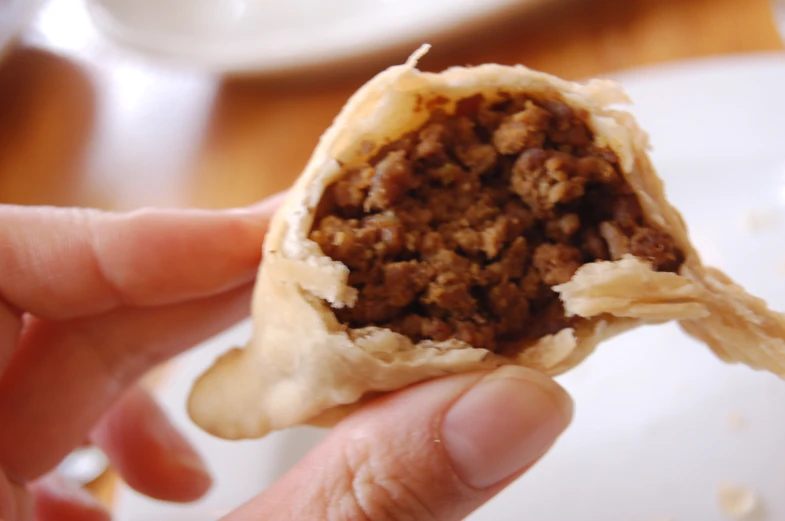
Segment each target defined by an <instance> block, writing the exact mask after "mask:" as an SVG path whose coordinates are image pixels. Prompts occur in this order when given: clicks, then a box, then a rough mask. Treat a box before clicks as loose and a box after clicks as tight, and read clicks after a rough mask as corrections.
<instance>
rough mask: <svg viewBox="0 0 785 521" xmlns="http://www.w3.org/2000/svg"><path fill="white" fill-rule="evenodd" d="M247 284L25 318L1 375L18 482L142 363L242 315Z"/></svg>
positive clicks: (0, 408) (8, 454)
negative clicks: (171, 300) (58, 316)
mask: <svg viewBox="0 0 785 521" xmlns="http://www.w3.org/2000/svg"><path fill="white" fill-rule="evenodd" d="M251 290H252V288H251V286H250V285H247V286H245V287H243V288H238V289H235V290H232V291H229V292H227V293H224V294H221V295H217V296H214V297H209V298H206V299H201V300H197V301H191V302H185V303H181V304H175V305H171V306H161V307H157V308H131V309H121V310H116V311H113V312H110V313H106V314H104V315H101V316H96V317H91V318H85V319H75V320H71V321H63V322H52V321H42V320H31V321H28V322H30V323H29V324H26V325H25V327H24V328H23V331H22V334H21V337H20V341H19V348H18V349H17V350H16V352H15V353H14V356H13V358H12V359H11V361H10V363H9V365H8V368H7V369H6V372H5V374H4V375H3V377H2V378H1V379H0V425H2V426H3V427H2V429H0V466H4V467H5V469H6V471H7V472H8V473H9V474H10V475H11V476H12V477H13V478H14V479H15V480H16V481H17V482H23V481H25V480H31V479H34V478H36V477H38V476H40V475H41V474H43V473H44V472H46V470H47V469H49V468H51V467H52V466H53V465H55V464H57V462H58V461H60V459H61V458H63V457H64V456H65V455H67V454H68V452H69V451H70V450H71V449H73V448H74V447H76V446H78V445H79V444H80V443H82V442H83V441H84V439H85V438H86V436H87V433H88V432H89V430H90V428H91V427H92V426H93V425H95V423H96V422H97V421H98V419H99V418H100V417H101V415H102V414H103V413H104V412H105V411H106V410H107V409H108V408H109V407H110V406H111V404H112V403H113V402H114V401H115V400H116V399H117V398H118V397H119V396H120V395H121V394H122V392H123V391H124V390H125V389H127V388H128V387H129V386H130V385H131V384H132V383H134V382H135V381H136V380H137V379H138V378H139V377H140V376H141V375H142V374H144V373H145V372H146V371H147V370H148V369H150V368H152V367H153V366H155V365H157V364H158V363H160V362H162V361H163V360H166V359H168V358H170V357H172V356H174V355H175V354H177V353H179V352H181V351H183V350H185V349H187V348H189V347H192V346H193V345H195V344H196V343H198V342H200V341H201V340H203V339H205V338H207V337H209V336H211V335H214V334H216V333H218V332H220V331H222V330H223V329H225V328H227V327H228V326H230V325H231V324H233V323H235V322H236V321H237V320H239V319H240V318H241V317H244V316H247V315H248V313H249V302H250V294H251Z"/></svg>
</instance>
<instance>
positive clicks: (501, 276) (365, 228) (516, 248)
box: [310, 92, 684, 354]
mask: <svg viewBox="0 0 785 521" xmlns="http://www.w3.org/2000/svg"><path fill="white" fill-rule="evenodd" d="M447 102H448V100H447V99H446V98H441V97H437V98H434V99H431V100H429V101H427V102H426V101H424V100H423V103H422V107H421V109H422V110H428V111H429V113H430V114H431V116H430V118H429V120H428V121H427V122H426V123H425V124H424V125H423V126H421V127H420V128H419V129H418V130H416V131H414V132H411V133H409V134H407V135H405V136H403V137H402V138H400V139H398V140H396V141H393V142H390V143H386V144H383V146H382V147H381V148H380V149H379V150H378V151H377V152H376V153H374V154H373V155H372V156H371V157H370V158H369V159H368V160H367V161H365V162H358V163H352V164H345V165H343V166H342V172H341V175H340V177H339V178H338V180H337V181H336V182H334V183H333V184H331V185H330V186H329V187H328V189H327V191H326V193H325V195H324V197H323V198H322V201H321V203H320V206H319V208H318V210H317V215H316V219H315V221H314V225H313V229H312V230H311V233H310V238H311V239H312V240H313V241H314V242H316V243H317V244H318V245H319V246H320V247H321V249H322V250H323V251H324V253H325V254H326V255H328V256H329V257H331V258H332V259H334V260H336V261H340V262H342V263H344V264H345V265H346V266H347V267H348V268H349V270H350V275H349V284H350V285H351V286H352V287H354V288H356V289H357V290H358V299H357V302H356V303H355V305H354V306H352V307H345V308H336V309H334V311H335V314H336V317H337V318H338V320H339V321H340V322H341V323H343V324H345V325H346V326H348V327H350V328H362V327H367V326H378V327H384V328H389V329H391V330H393V331H396V332H398V333H401V334H403V335H406V336H407V337H409V338H411V340H412V341H413V342H418V341H421V340H434V341H444V340H448V339H451V338H455V339H458V340H461V341H464V342H466V343H468V344H470V345H471V346H473V347H476V348H484V349H488V350H491V351H494V352H498V353H502V354H506V353H507V351H508V350H509V349H510V348H511V346H516V347H517V348H519V347H520V345H521V344H522V342H523V343H526V341H527V340H529V339H531V340H535V339H537V338H540V337H542V336H544V335H547V334H551V333H556V332H558V331H559V330H561V329H563V328H565V327H567V326H571V325H576V323H577V322H578V321H579V320H583V319H581V318H579V317H566V316H565V313H564V308H563V307H562V303H561V301H560V299H559V297H558V295H557V293H556V292H554V291H553V290H552V287H553V286H555V285H558V284H562V283H565V282H567V281H569V280H570V278H571V277H572V275H573V274H574V273H575V271H576V270H577V269H578V268H579V267H580V266H581V265H582V264H585V263H590V262H594V261H597V260H618V259H620V258H621V257H622V256H623V255H625V254H632V255H635V256H637V257H639V258H641V259H644V260H646V261H648V262H650V263H651V264H652V266H653V267H654V269H656V270H658V271H673V272H675V271H677V270H678V269H679V267H680V265H681V264H682V262H683V260H684V255H683V253H682V252H681V251H680V250H679V249H678V248H677V247H676V245H675V243H674V240H673V238H672V237H671V236H670V235H668V234H667V233H665V232H663V231H662V230H660V229H658V228H657V227H656V226H653V225H652V224H651V223H647V222H646V220H645V219H644V217H643V215H642V212H641V207H640V205H639V203H638V200H637V197H636V196H635V194H634V192H633V190H632V189H631V188H630V186H629V185H628V184H627V182H626V181H625V179H624V177H623V176H622V175H621V173H620V170H619V164H618V163H619V161H618V158H617V157H616V155H615V154H614V153H613V152H612V151H611V150H609V149H607V148H598V147H597V146H596V145H595V144H594V138H593V134H592V131H591V129H590V127H589V125H588V123H587V121H588V114H587V113H586V111H584V110H582V109H577V108H572V107H570V106H569V105H568V104H567V103H565V101H564V100H563V99H562V98H560V97H559V96H558V95H556V94H552V95H537V96H531V95H524V94H514V95H513V94H510V93H505V92H500V93H498V95H497V96H494V97H493V99H491V98H489V97H484V96H482V95H476V96H472V97H468V98H465V99H462V100H460V101H459V102H458V103H457V104H455V106H454V108H451V109H449V110H447V108H446V107H447ZM368 145H372V144H367V143H366V144H365V146H366V150H374V149H375V147H372V146H368ZM358 153H362V151H358Z"/></svg>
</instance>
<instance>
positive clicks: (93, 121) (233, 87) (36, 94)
mask: <svg viewBox="0 0 785 521" xmlns="http://www.w3.org/2000/svg"><path fill="white" fill-rule="evenodd" d="M79 6H80V2H73V1H71V0H51V1H50V2H49V3H48V4H46V6H45V7H44V8H43V10H42V11H41V12H40V13H39V15H38V16H37V18H36V19H35V20H34V22H33V23H32V25H31V26H30V28H29V29H28V30H27V31H26V32H25V33H24V34H23V36H22V38H21V41H20V44H19V46H18V47H17V48H15V49H13V50H11V51H10V52H9V53H7V54H6V55H5V56H4V58H3V59H2V61H0V203H15V204H27V205H34V204H50V205H77V206H90V207H97V208H104V209H115V210H124V209H131V208H137V207H140V206H168V207H204V208H221V207H230V206H237V205H244V204H247V203H250V202H253V201H255V200H258V199H260V198H262V197H264V196H265V195H268V194H270V193H273V192H276V191H279V190H281V189H284V188H286V187H287V185H289V183H290V182H291V181H292V180H293V179H294V178H295V176H296V175H297V174H298V173H299V171H300V169H301V168H302V167H303V166H304V164H305V162H306V160H307V159H308V156H309V154H310V152H311V150H312V149H313V147H314V145H315V143H316V140H317V138H318V137H319V135H320V134H321V133H322V131H323V130H324V129H325V128H326V127H327V126H328V125H329V123H330V121H331V119H332V118H333V116H334V115H335V114H336V113H337V111H338V110H339V109H340V107H341V105H342V104H343V103H344V101H345V100H346V98H347V97H348V96H349V95H350V94H351V93H352V92H353V91H354V90H355V89H356V88H357V87H358V86H359V85H361V84H362V83H363V82H364V81H365V80H367V79H368V78H369V77H370V76H371V75H372V74H374V73H375V72H377V71H378V70H380V69H381V68H382V67H384V66H386V65H391V64H393V63H397V62H399V61H400V60H402V59H403V58H405V56H406V55H407V54H408V52H409V51H411V50H412V49H413V48H414V46H415V45H414V44H413V45H412V46H411V47H409V48H407V49H405V50H404V49H400V50H399V51H397V52H395V53H392V54H390V55H387V56H384V57H380V58H379V59H378V60H374V61H372V62H369V63H365V64H364V65H363V66H355V67H353V68H352V69H348V68H347V67H331V68H330V69H331V70H332V71H334V72H336V75H334V76H328V75H326V74H325V73H321V74H319V75H318V76H317V75H313V74H310V75H307V76H300V77H292V78H276V79H270V78H267V79H264V78H244V79H239V78H234V79H230V78H220V77H217V76H215V75H211V74H208V73H203V72H200V71H197V70H194V69H189V68H185V67H182V66H176V65H173V64H165V63H160V62H155V61H150V60H149V59H145V58H143V57H141V56H138V55H136V54H135V53H133V52H132V51H129V50H127V49H123V48H120V47H119V46H117V45H115V44H113V43H111V42H108V41H106V40H105V39H104V38H102V37H101V36H100V35H99V34H98V33H97V32H96V31H95V30H94V29H93V28H92V26H91V25H90V23H89V20H88V18H87V16H86V14H85V13H84V10H83V9H82V8H80V7H79ZM434 43H438V45H436V46H435V48H434V49H433V50H432V51H431V53H430V54H429V55H428V56H426V58H425V59H424V60H423V61H422V63H421V67H422V68H425V69H430V70H438V69H441V68H444V67H445V66H448V65H461V64H476V63H482V62H488V61H492V62H499V63H508V64H512V63H523V64H526V65H528V66H530V67H532V68H536V69H541V70H544V71H547V72H551V73H555V74H558V75H561V76H564V77H567V78H586V77H589V76H595V75H602V74H605V73H609V72H612V71H617V70H620V69H625V68H629V67H635V66H641V65H648V64H653V63H660V62H667V61H673V60H679V59H684V58H692V57H701V56H710V55H723V54H737V53H746V52H756V51H769V50H779V49H782V42H781V40H780V38H779V35H778V33H777V30H776V27H775V25H774V23H773V20H772V15H771V9H770V6H769V3H768V1H767V0H570V1H563V0H559V1H557V0H553V4H552V5H550V4H548V5H545V6H543V7H540V8H538V9H537V10H536V11H529V12H525V13H520V14H519V15H516V16H506V17H504V20H503V21H497V22H495V23H493V24H492V25H489V26H486V27H472V29H471V38H465V37H463V38H447V37H442V38H439V39H438V40H437V41H436V42H434ZM115 482H116V478H114V476H112V474H111V473H108V474H107V475H105V476H103V477H102V478H101V479H99V480H98V481H97V482H95V483H93V484H92V485H91V489H92V490H94V491H95V492H96V493H98V494H99V495H100V496H101V497H103V498H104V499H106V500H107V501H109V500H110V498H111V491H112V490H113V488H114V487H113V485H114V483H115Z"/></svg>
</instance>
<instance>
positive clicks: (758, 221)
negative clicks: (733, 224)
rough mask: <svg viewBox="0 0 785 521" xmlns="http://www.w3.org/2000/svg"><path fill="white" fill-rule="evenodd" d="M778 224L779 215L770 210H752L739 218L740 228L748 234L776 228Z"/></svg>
mask: <svg viewBox="0 0 785 521" xmlns="http://www.w3.org/2000/svg"><path fill="white" fill-rule="evenodd" d="M779 224H780V218H779V215H778V214H777V212H775V211H772V210H752V211H749V212H746V213H744V215H742V218H741V225H742V228H743V229H744V230H745V231H749V232H760V231H763V230H767V229H771V228H776V227H777V226H778V225H779Z"/></svg>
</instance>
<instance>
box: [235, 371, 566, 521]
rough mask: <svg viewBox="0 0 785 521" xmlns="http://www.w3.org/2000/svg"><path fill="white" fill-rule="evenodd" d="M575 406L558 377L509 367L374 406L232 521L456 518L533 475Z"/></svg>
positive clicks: (416, 389)
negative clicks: (528, 473) (531, 469)
mask: <svg viewBox="0 0 785 521" xmlns="http://www.w3.org/2000/svg"><path fill="white" fill-rule="evenodd" d="M571 418H572V401H571V400H570V398H569V396H568V395H567V393H566V392H565V391H564V390H563V389H562V388H561V387H559V386H558V385H557V384H556V383H555V382H554V381H553V380H551V379H550V378H548V377H546V376H544V375H542V374H540V373H537V372H535V371H532V370H529V369H524V368H521V367H513V366H509V367H503V368H501V369H497V370H495V371H493V372H477V373H468V374H462V375H456V376H450V377H445V378H441V379H437V380H432V381H429V382H425V383H422V384H419V385H416V386H413V387H410V388H408V389H405V390H403V391H400V392H397V393H393V394H390V395H388V396H385V397H383V398H380V399H378V400H376V401H374V402H371V403H370V404H368V405H367V406H365V407H364V408H362V409H360V410H359V411H357V412H356V413H354V414H352V415H351V416H349V417H348V418H347V419H346V420H344V421H343V422H341V423H340V424H338V425H337V426H336V427H335V428H334V429H333V431H332V432H331V433H330V434H329V435H328V436H327V438H325V440H324V441H323V442H322V443H320V444H319V445H318V446H317V447H316V448H314V449H313V451H311V452H310V453H309V454H308V455H307V456H306V457H305V458H303V460H302V461H300V462H299V463H298V464H297V465H296V466H295V467H294V468H293V469H292V470H291V471H289V473H287V474H286V475H285V476H284V477H283V478H282V479H281V480H280V481H278V482H277V483H275V484H274V485H273V486H272V487H270V488H269V489H268V490H267V491H265V492H264V493H262V494H261V495H259V496H257V497H255V498H254V499H252V500H251V501H249V502H248V503H247V504H245V505H244V506H243V507H241V508H240V509H239V510H237V511H235V512H234V513H232V514H230V515H229V516H227V517H226V518H225V521H250V520H258V519H265V520H269V521H275V520H280V521H283V520H291V519H297V520H300V521H311V520H313V521H316V520H323V519H345V520H363V521H364V520H373V521H392V520H403V519H406V520H412V521H430V520H438V521H451V520H459V519H463V518H464V517H466V516H467V515H468V514H469V513H471V512H472V511H473V510H475V509H477V508H478V507H480V506H481V505H482V504H483V503H485V502H486V501H488V500H489V499H490V498H491V497H493V496H494V495H495V494H497V493H498V492H499V491H501V490H502V489H503V488H504V487H505V486H507V485H508V484H509V483H510V482H511V481H512V480H514V479H515V478H516V477H517V476H519V475H520V474H521V473H522V472H525V471H526V470H527V469H528V468H529V467H531V465H532V464H534V463H535V462H536V461H537V460H538V459H539V458H540V457H541V456H542V455H543V454H544V453H545V452H546V451H547V450H548V449H549V448H550V447H551V445H553V443H554V441H555V440H556V439H557V438H558V436H559V435H560V434H561V433H562V432H563V431H564V429H565V428H566V427H567V425H568V424H569V422H570V420H571Z"/></svg>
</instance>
